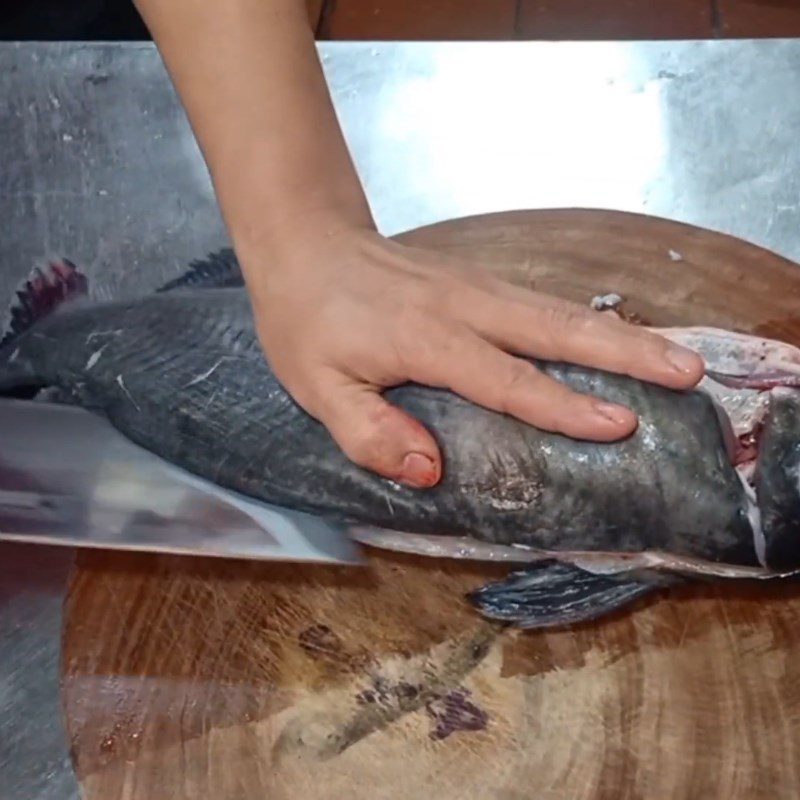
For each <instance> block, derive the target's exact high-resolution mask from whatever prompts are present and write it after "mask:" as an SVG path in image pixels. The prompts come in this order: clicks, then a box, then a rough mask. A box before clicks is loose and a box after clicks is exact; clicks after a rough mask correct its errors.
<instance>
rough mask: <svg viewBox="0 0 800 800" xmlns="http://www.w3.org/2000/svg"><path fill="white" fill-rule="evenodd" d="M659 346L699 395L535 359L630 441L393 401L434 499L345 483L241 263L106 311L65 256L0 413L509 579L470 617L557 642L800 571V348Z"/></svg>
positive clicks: (405, 396) (9, 374)
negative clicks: (428, 439) (76, 416)
mask: <svg viewBox="0 0 800 800" xmlns="http://www.w3.org/2000/svg"><path fill="white" fill-rule="evenodd" d="M613 298H614V302H617V300H621V298H619V296H618V295H613ZM592 306H593V307H594V308H595V309H596V310H597V313H615V309H614V308H607V307H606V306H605V305H604V304H603V303H596V302H593V304H592ZM653 330H656V331H657V332H659V333H660V334H662V335H663V336H665V337H667V338H669V339H671V340H673V341H676V342H678V343H681V344H684V345H685V346H688V347H691V348H692V349H695V350H696V351H697V352H698V353H700V354H701V355H702V356H703V358H704V360H705V362H706V367H707V369H706V374H705V376H704V377H703V379H702V381H701V382H700V384H699V385H698V386H697V387H695V388H693V389H691V390H685V391H681V390H675V389H669V388H665V387H662V386H659V385H656V384H652V383H648V382H645V381H640V380H637V379H635V378H632V377H629V376H626V375H618V374H612V373H609V372H605V371H603V370H597V369H591V368H588V367H584V366H579V365H574V364H565V363H559V362H550V361H541V360H537V359H531V362H532V363H534V364H535V365H536V366H537V367H538V368H539V369H540V370H542V371H543V372H544V373H546V374H547V375H549V376H551V377H552V378H555V379H556V380H559V381H562V382H563V383H565V384H566V385H567V386H569V387H570V388H572V389H574V390H576V391H579V392H586V393H591V394H593V395H595V396H597V397H600V398H602V399H604V400H606V401H609V402H613V403H619V404H624V405H627V406H628V407H630V408H632V409H633V410H634V411H635V412H636V414H637V415H638V418H639V424H638V426H637V428H636V430H635V431H634V432H633V433H632V434H631V435H630V436H628V437H626V438H624V439H622V440H620V441H617V442H605V443H598V442H591V441H584V440H579V439H575V438H570V437H567V436H564V435H561V434H557V433H552V432H548V431H543V430H541V429H538V428H536V427H534V426H532V425H529V424H526V423H523V422H521V421H519V420H517V419H515V418H512V417H511V416H509V415H506V414H501V413H498V412H495V411H492V410H489V409H486V408H484V407H482V406H479V405H477V404H474V403H472V402H469V401H468V400H466V399H464V398H463V397H461V396H459V395H457V394H456V393H453V392H451V391H448V390H446V389H441V388H435V387H428V386H422V385H418V384H415V383H405V384H402V385H399V386H394V387H391V388H389V389H387V390H386V392H385V396H386V398H387V399H388V400H389V401H390V402H392V403H394V404H396V405H397V406H399V407H400V408H402V409H404V410H405V411H407V412H408V413H410V414H411V415H413V416H414V417H416V418H417V419H418V420H420V422H421V423H422V424H423V425H425V426H426V427H427V429H428V430H429V431H431V433H432V435H433V436H434V438H435V439H436V441H437V442H438V444H439V446H440V448H441V451H442V455H443V473H442V478H441V480H440V482H439V483H438V484H437V485H436V486H435V487H433V488H431V489H427V490H419V489H412V488H409V487H406V486H402V485H400V484H398V483H396V482H394V481H392V480H389V479H386V478H383V477H381V476H378V475H377V474H374V473H372V472H370V471H368V470H365V469H363V468H361V467H359V466H357V465H356V464H354V463H353V462H352V461H350V460H349V459H348V458H347V457H346V456H345V455H344V454H343V452H342V451H341V449H340V448H339V447H338V446H337V445H336V443H335V441H334V440H333V439H332V437H331V436H330V434H329V432H328V431H327V429H326V428H325V427H324V426H323V425H322V424H321V423H320V422H319V421H317V420H316V419H314V418H313V417H311V416H310V415H309V414H307V413H306V412H305V411H304V410H303V409H302V408H301V407H300V406H299V405H298V404H297V403H296V402H295V401H294V399H293V398H292V397H291V395H290V394H289V393H288V392H287V391H286V390H285V389H284V387H283V386H282V385H281V383H280V382H279V380H278V379H277V377H276V376H275V374H274V372H273V371H272V370H271V368H270V366H269V362H268V359H267V358H266V357H265V355H264V351H263V348H262V347H261V345H260V343H259V340H258V337H257V334H256V329H255V325H254V319H253V313H252V308H251V305H250V300H249V297H248V294H247V291H246V288H245V285H244V281H243V279H242V273H241V269H240V267H239V263H238V261H237V259H236V256H235V254H234V252H233V251H232V250H231V249H223V250H220V251H219V252H216V253H212V254H210V255H209V256H207V257H205V258H203V259H199V260H197V261H194V262H191V263H190V264H189V265H188V269H187V270H186V271H185V273H183V274H182V275H180V276H179V277H177V278H175V279H174V280H172V281H170V282H169V283H167V284H165V285H163V286H160V287H158V288H156V289H155V290H153V291H152V292H149V293H145V294H142V295H141V296H137V297H134V298H129V299H121V300H115V301H102V302H101V301H96V300H93V299H92V297H91V292H90V287H89V282H88V280H87V278H86V277H85V275H84V273H83V272H82V271H81V270H80V269H79V268H78V267H77V266H76V265H75V264H74V263H73V262H71V261H69V260H68V259H61V260H59V261H53V262H51V263H50V264H49V265H48V266H47V267H46V268H44V269H41V268H39V269H36V270H34V272H33V273H32V274H31V276H30V277H29V279H28V280H27V281H25V282H24V283H23V285H22V286H21V287H20V290H19V291H18V292H17V295H16V300H15V302H14V304H13V305H12V308H11V310H10V322H9V325H8V329H7V331H6V332H5V334H4V335H3V337H2V339H0V394H3V395H6V396H15V397H27V398H30V399H31V400H32V401H35V400H36V398H37V397H38V396H40V393H42V392H44V393H47V397H48V399H49V400H51V401H55V402H63V403H68V404H74V405H78V406H80V407H83V408H86V409H89V410H90V411H92V412H93V413H98V414H102V415H104V416H105V417H107V419H108V420H109V421H110V422H111V424H112V425H113V426H115V427H116V428H117V429H118V430H119V431H120V432H121V433H122V434H123V435H125V436H126V437H128V438H129V439H130V440H131V441H133V442H134V443H136V444H138V445H140V446H142V447H144V448H146V449H148V450H150V451H151V452H153V453H155V454H156V455H158V456H160V457H161V458H164V459H166V460H167V461H169V462H172V463H174V464H176V465H178V466H180V467H182V468H183V469H185V470H188V471H189V472H192V473H194V474H196V475H198V476H200V477H203V478H205V479H207V480H210V481H213V482H214V483H216V484H218V485H219V486H222V487H225V488H229V489H232V490H235V491H237V492H240V493H242V494H245V495H248V496H251V497H254V498H256V499H259V500H262V501H265V502H268V503H273V504H276V505H282V506H285V507H289V508H293V509H296V510H299V511H305V512H309V513H313V514H318V515H321V516H324V517H326V518H328V519H331V520H335V521H338V522H342V523H345V524H347V525H348V526H349V527H350V530H351V531H352V536H353V537H354V538H355V539H356V540H357V541H359V542H361V543H362V544H364V545H367V546H370V547H375V548H385V549H389V550H394V551H403V552H409V553H415V554H418V555H422V556H428V557H432V558H456V559H458V558H463V559H474V560H480V561H496V562H502V563H506V564H508V565H509V573H508V575H507V576H506V577H505V578H502V579H500V580H495V581H492V582H491V583H487V584H486V585H484V586H480V587H478V588H477V589H475V590H473V591H471V592H469V593H468V594H467V596H466V600H467V601H468V602H469V603H471V604H472V606H473V607H474V609H475V610H476V612H477V613H479V614H481V615H483V616H484V617H485V618H487V619H490V620H495V621H498V622H500V623H503V624H508V625H512V626H515V627H519V628H523V629H537V628H548V627H561V626H570V625H574V624H582V623H586V622H591V621H596V620H598V619H600V618H601V617H603V616H605V615H607V614H610V613H611V612H613V611H615V610H617V609H622V608H624V607H627V606H630V605H631V604H633V603H634V602H635V601H637V600H638V599H639V598H643V597H646V596H648V595H651V594H652V593H654V592H657V591H660V590H662V589H668V588H670V587H672V586H674V585H677V584H680V583H685V582H687V581H698V580H711V581H714V580H716V581H720V580H744V579H754V578H755V579H789V578H791V577H793V576H795V575H796V574H797V573H798V571H799V570H800V350H798V348H796V347H794V346H793V345H790V344H788V343H784V342H779V341H774V340H769V339H763V338H760V337H755V336H750V335H746V334H741V333H735V332H731V331H726V330H722V329H717V328H713V327H685V328H653Z"/></svg>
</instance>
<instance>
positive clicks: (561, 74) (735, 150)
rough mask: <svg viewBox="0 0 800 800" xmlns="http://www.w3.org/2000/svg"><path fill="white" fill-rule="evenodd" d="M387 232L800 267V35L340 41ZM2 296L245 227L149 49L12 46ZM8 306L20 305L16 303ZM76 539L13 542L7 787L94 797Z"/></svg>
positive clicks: (1, 169)
mask: <svg viewBox="0 0 800 800" xmlns="http://www.w3.org/2000/svg"><path fill="white" fill-rule="evenodd" d="M320 51H321V54H322V58H323V62H324V66H325V70H326V74H327V77H328V81H329V84H330V86H331V89H332V92H333V95H334V99H335V103H336V107H337V111H338V113H339V115H340V119H341V121H342V124H343V127H344V129H345V133H346V135H347V138H348V141H349V143H350V146H351V149H352V151H353V154H354V157H355V159H356V162H357V165H358V169H359V171H360V174H361V176H362V178H363V180H364V183H365V185H366V188H367V192H368V194H369V197H370V200H371V203H372V205H373V209H374V211H375V214H376V216H377V219H378V222H379V225H380V226H381V228H382V230H383V231H384V232H385V233H387V234H393V233H397V232H400V231H402V230H405V229H408V228H411V227H416V226H418V225H422V224H426V223H430V222H434V221H437V220H441V219H445V218H449V217H456V216H464V215H468V214H474V213H481V212H489V211H499V210H505V209H512V208H537V207H554V206H595V207H604V208H615V209H620V210H627V211H638V212H646V213H651V214H655V215H659V216H664V217H669V218H672V219H677V220H681V221H685V222H690V223H694V224H697V225H702V226H705V227H708V228H712V229H716V230H720V231H724V232H727V233H732V234H735V235H738V236H740V237H743V238H745V239H749V240H751V241H754V242H756V243H758V244H761V245H765V246H767V247H770V248H772V249H773V250H775V251H777V252H779V253H781V254H782V255H785V256H787V257H789V258H792V259H795V260H798V261H800V146H798V144H797V142H798V141H800V41H792V40H771V41H769V40H767V41H765V40H761V41H713V42H704V41H699V42H698V41H695V42H679V43H678V42H658V43H637V42H626V43H602V42H599V43H568V44H567V43H547V44H541V43H527V42H526V43H522V42H520V43H487V44H483V43H471V44H461V43H458V44H436V43H434V44H431V43H420V44H407V43H397V44H380V45H378V44H371V43H363V44H362V43H359V44H351V43H326V44H322V45H320ZM0 154H2V156H1V157H2V161H0V210H1V211H2V216H1V218H2V226H1V227H0V299H1V300H2V303H0V307H2V308H3V309H5V308H6V306H7V304H8V301H9V300H10V297H11V295H12V292H13V289H14V288H15V286H16V284H17V283H18V282H19V281H20V280H21V279H23V278H24V277H25V276H26V274H27V272H28V271H29V269H30V267H31V266H32V265H33V264H35V263H36V262H39V261H41V260H42V259H44V258H46V257H48V256H53V255H65V256H68V257H70V258H72V259H73V260H74V261H76V262H77V263H79V264H81V266H82V267H83V268H84V269H85V270H86V271H87V273H88V274H89V277H90V280H91V281H92V287H93V292H94V294H95V296H97V297H101V298H107V297H118V296H122V295H126V294H131V293H135V292H139V291H142V290H146V289H149V288H151V287H153V286H155V285H156V284H157V283H160V282H162V281H163V280H164V279H165V278H167V277H170V276H172V275H175V274H176V273H177V272H178V271H179V270H180V269H181V268H182V266H183V265H185V264H186V262H187V261H188V260H190V259H192V258H195V257H198V256H201V255H203V254H204V253H205V252H207V251H209V250H212V249H215V248H217V247H219V246H221V245H223V244H225V243H226V242H227V239H226V235H225V231H224V228H223V224H222V221H221V217H220V215H219V212H218V210H217V207H216V204H215V201H214V196H213V193H212V188H211V183H210V180H209V177H208V174H207V171H206V169H205V166H204V164H203V162H202V159H201V156H200V153H199V150H198V148H197V146H196V144H195V142H194V139H193V137H192V134H191V131H190V129H189V126H188V123H187V121H186V119H185V117H184V115H183V112H182V110H181V108H180V105H179V103H178V101H177V99H176V97H175V94H174V91H173V89H172V87H171V84H170V83H169V80H168V78H167V76H166V73H165V71H164V68H163V66H162V63H161V61H160V58H159V56H158V54H157V52H156V51H155V49H154V48H153V46H152V45H150V44H122V45H118V44H117V45H86V44H80V45H78V44H19V45H18V44H7V45H0ZM4 313H5V312H4ZM72 557H73V554H72V553H71V552H69V551H66V550H48V549H45V548H39V547H36V548H34V547H24V546H18V545H15V546H10V545H0V800H51V798H52V800H71V798H73V797H75V798H76V797H78V796H79V790H78V786H77V783H76V781H75V778H74V775H73V773H72V769H71V764H70V759H69V749H68V742H67V741H66V736H65V733H64V729H63V726H62V725H61V717H60V703H59V694H58V661H59V634H60V627H61V607H62V602H63V598H64V592H65V580H66V577H67V574H68V571H69V567H70V564H71V561H72Z"/></svg>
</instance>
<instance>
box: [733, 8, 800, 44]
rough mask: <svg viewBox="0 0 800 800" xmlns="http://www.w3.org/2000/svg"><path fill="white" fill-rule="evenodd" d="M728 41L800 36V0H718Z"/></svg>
mask: <svg viewBox="0 0 800 800" xmlns="http://www.w3.org/2000/svg"><path fill="white" fill-rule="evenodd" d="M718 2H719V16H720V33H721V35H722V36H723V37H725V38H731V39H737V38H744V39H758V38H764V37H774V36H777V37H784V36H788V37H794V36H800V2H798V0H718Z"/></svg>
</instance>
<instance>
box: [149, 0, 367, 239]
mask: <svg viewBox="0 0 800 800" xmlns="http://www.w3.org/2000/svg"><path fill="white" fill-rule="evenodd" d="M136 4H137V7H138V8H139V11H140V13H141V14H142V16H143V17H144V19H145V22H146V23H147V25H148V27H149V29H150V31H151V33H152V36H153V39H154V40H155V42H156V44H157V45H158V47H159V50H160V52H161V54H162V57H163V59H164V61H165V63H166V66H167V69H168V71H169V73H170V75H171V78H172V80H173V83H174V84H175V87H176V89H177V92H178V94H179V96H180V98H181V101H182V102H183V105H184V107H185V109H186V112H187V115H188V117H189V120H190V122H191V125H192V128H193V130H194V132H195V136H196V138H197V140H198V143H199V145H200V148H201V150H202V152H203V155H204V158H205V159H206V163H207V164H208V167H209V170H210V172H211V176H212V180H213V182H214V186H215V191H216V194H217V198H218V201H219V204H220V207H221V210H222V213H223V216H224V218H225V222H226V224H227V226H228V229H229V231H230V233H231V236H232V237H233V240H234V242H235V244H236V246H237V247H238V248H241V249H242V250H244V251H245V252H248V253H251V252H252V253H255V252H258V251H264V250H271V249H274V248H276V247H278V248H280V247H284V246H287V241H286V240H287V239H291V238H292V236H295V235H296V236H298V237H300V236H302V233H303V227H304V226H305V225H314V226H317V227H318V226H320V225H321V226H323V228H324V227H329V228H330V229H331V232H335V229H336V228H337V227H339V226H341V227H344V226H350V225H352V226H359V227H361V226H371V225H372V218H371V215H370V212H369V208H368V205H367V202H366V199H365V197H364V193H363V190H362V188H361V185H360V182H359V180H358V176H357V174H356V172H355V169H354V167H353V164H352V162H351V159H350V156H349V153H348V151H347V147H346V144H345V142H344V139H343V136H342V133H341V130H340V128H339V125H338V121H337V119H336V115H335V113H334V110H333V106H332V104H331V100H330V97H329V94H328V89H327V86H326V84H325V80H324V77H323V73H322V69H321V67H320V64H319V60H318V57H317V52H316V47H315V44H314V37H313V33H312V31H311V29H310V26H309V23H308V17H307V12H306V8H305V5H304V3H303V2H302V0H219V2H209V0H136Z"/></svg>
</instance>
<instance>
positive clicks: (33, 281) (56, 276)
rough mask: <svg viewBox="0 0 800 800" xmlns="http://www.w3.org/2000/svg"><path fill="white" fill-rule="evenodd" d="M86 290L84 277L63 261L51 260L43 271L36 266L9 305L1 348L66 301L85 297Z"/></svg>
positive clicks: (69, 263)
mask: <svg viewBox="0 0 800 800" xmlns="http://www.w3.org/2000/svg"><path fill="white" fill-rule="evenodd" d="M88 289H89V282H88V280H87V279H86V276H85V275H84V274H83V273H82V272H81V271H80V270H79V269H78V268H77V267H76V266H75V265H74V264H73V263H72V262H71V261H68V260H67V259H66V258H63V259H61V260H60V261H51V262H50V263H49V264H48V265H47V267H46V269H45V270H42V269H40V268H39V267H36V268H35V269H34V270H33V272H32V273H31V275H30V277H29V278H28V280H26V281H25V283H23V285H22V286H21V287H20V289H18V290H17V299H16V301H15V302H14V304H13V305H12V306H11V311H10V317H11V318H10V320H9V323H8V326H7V329H6V331H5V335H4V336H3V338H2V339H1V340H0V347H3V346H4V345H7V344H8V343H9V342H11V341H12V340H14V339H16V337H17V336H19V335H20V334H21V333H24V332H25V331H27V330H28V329H29V328H31V327H33V326H34V325H35V324H36V323H37V322H39V320H41V319H44V318H45V317H47V316H49V315H50V314H52V313H53V312H54V311H56V309H58V308H60V307H61V306H62V305H63V304H64V303H66V302H67V301H69V300H71V299H73V298H75V297H82V296H85V295H86V294H87V292H88Z"/></svg>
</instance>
